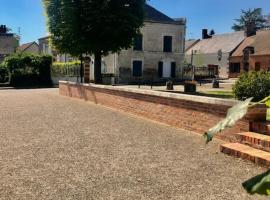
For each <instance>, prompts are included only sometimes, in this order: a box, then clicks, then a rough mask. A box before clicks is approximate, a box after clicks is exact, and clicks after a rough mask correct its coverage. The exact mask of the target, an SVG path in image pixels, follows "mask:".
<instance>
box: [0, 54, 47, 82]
mask: <svg viewBox="0 0 270 200" xmlns="http://www.w3.org/2000/svg"><path fill="white" fill-rule="evenodd" d="M2 65H3V66H4V67H5V68H6V69H7V70H8V73H9V82H10V85H11V86H14V87H21V86H51V85H52V80H51V65H52V57H51V56H49V55H42V56H40V55H34V54H14V55H11V56H8V57H6V58H5V60H4V62H3V64H2Z"/></svg>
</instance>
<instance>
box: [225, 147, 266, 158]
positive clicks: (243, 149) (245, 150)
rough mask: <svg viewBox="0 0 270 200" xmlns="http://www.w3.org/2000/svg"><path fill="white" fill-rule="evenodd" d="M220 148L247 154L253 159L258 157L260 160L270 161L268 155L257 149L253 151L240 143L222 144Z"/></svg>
mask: <svg viewBox="0 0 270 200" xmlns="http://www.w3.org/2000/svg"><path fill="white" fill-rule="evenodd" d="M221 146H222V147H225V148H229V149H233V150H236V151H239V152H242V153H246V154H249V155H251V156H254V157H259V158H262V159H265V160H267V161H270V153H269V152H266V151H263V150H259V149H255V148H253V147H250V146H247V145H244V144H240V143H227V144H222V145H221Z"/></svg>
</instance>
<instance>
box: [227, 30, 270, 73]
mask: <svg viewBox="0 0 270 200" xmlns="http://www.w3.org/2000/svg"><path fill="white" fill-rule="evenodd" d="M269 38H270V30H262V31H257V33H256V34H255V35H253V36H250V37H247V38H246V39H245V40H244V41H243V43H242V44H241V45H240V46H239V47H238V48H237V49H236V51H235V52H234V53H233V54H232V56H231V57H230V73H229V77H230V78H233V77H237V76H239V75H240V74H241V73H242V72H245V71H270V39H269Z"/></svg>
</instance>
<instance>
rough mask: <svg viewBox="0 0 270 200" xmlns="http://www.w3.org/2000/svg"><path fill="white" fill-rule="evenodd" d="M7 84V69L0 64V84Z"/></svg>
mask: <svg viewBox="0 0 270 200" xmlns="http://www.w3.org/2000/svg"><path fill="white" fill-rule="evenodd" d="M6 82H8V69H7V68H6V67H5V66H4V65H2V64H0V83H6Z"/></svg>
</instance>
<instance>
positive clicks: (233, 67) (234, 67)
mask: <svg viewBox="0 0 270 200" xmlns="http://www.w3.org/2000/svg"><path fill="white" fill-rule="evenodd" d="M230 73H240V63H230Z"/></svg>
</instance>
